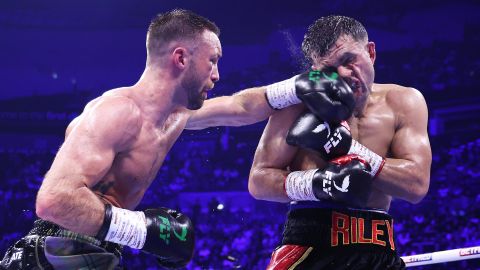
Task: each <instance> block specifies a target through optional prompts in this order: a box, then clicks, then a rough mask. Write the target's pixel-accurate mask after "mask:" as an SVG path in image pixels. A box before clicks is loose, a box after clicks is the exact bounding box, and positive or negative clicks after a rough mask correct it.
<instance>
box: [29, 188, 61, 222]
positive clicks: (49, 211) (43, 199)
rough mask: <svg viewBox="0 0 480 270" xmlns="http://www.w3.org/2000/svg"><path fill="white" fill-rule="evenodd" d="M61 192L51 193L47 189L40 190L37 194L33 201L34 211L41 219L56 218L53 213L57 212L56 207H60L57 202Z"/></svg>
mask: <svg viewBox="0 0 480 270" xmlns="http://www.w3.org/2000/svg"><path fill="white" fill-rule="evenodd" d="M60 196H61V194H56V193H51V192H47V191H42V189H40V191H39V192H38V194H37V199H36V201H35V213H36V214H37V216H38V217H39V218H41V219H44V220H48V221H52V222H55V221H56V219H57V218H58V217H57V215H56V214H55V213H59V211H57V210H56V209H58V207H61V204H60V203H59V201H61V200H59V199H60Z"/></svg>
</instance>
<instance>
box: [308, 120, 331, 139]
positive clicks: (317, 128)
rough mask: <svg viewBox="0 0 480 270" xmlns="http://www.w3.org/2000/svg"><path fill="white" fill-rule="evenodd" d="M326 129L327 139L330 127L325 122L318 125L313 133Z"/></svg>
mask: <svg viewBox="0 0 480 270" xmlns="http://www.w3.org/2000/svg"><path fill="white" fill-rule="evenodd" d="M325 129H327V137H330V125H329V124H328V123H327V122H323V123H322V124H320V125H318V126H317V127H316V128H315V129H314V130H312V132H313V133H320V132H322V131H324V130H325Z"/></svg>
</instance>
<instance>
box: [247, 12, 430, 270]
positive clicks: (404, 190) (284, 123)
mask: <svg viewBox="0 0 480 270" xmlns="http://www.w3.org/2000/svg"><path fill="white" fill-rule="evenodd" d="M302 49H303V52H304V54H305V57H306V58H307V59H308V60H309V61H310V62H311V64H312V68H313V70H318V71H319V72H323V71H324V70H332V69H334V70H335V72H331V71H329V72H327V73H329V74H330V76H317V75H315V74H312V75H311V76H309V77H310V80H311V81H312V83H317V82H318V81H319V80H325V79H330V80H331V81H332V84H339V83H338V82H337V81H338V80H341V81H344V82H345V83H346V84H347V85H348V86H349V87H350V88H351V90H352V92H353V98H354V104H355V105H354V109H353V115H351V116H348V117H345V118H343V119H338V117H337V116H339V114H337V115H335V114H334V113H332V112H331V111H326V110H318V107H319V106H321V105H318V104H319V103H317V102H316V101H311V100H305V99H304V100H303V102H304V104H300V105H295V106H291V107H289V108H286V109H284V110H281V111H278V112H276V113H274V114H273V115H272V116H270V118H269V121H268V124H267V126H266V128H265V130H264V132H263V135H262V138H261V140H260V142H259V145H258V148H257V150H256V153H255V158H254V161H253V165H252V169H251V172H250V177H249V183H248V188H249V192H250V193H251V194H252V196H254V197H255V198H257V199H261V200H269V201H277V202H290V210H289V212H288V214H287V221H286V224H285V228H284V232H283V238H282V243H281V246H279V247H278V248H277V249H276V250H275V251H274V252H273V254H272V257H271V260H270V263H269V265H268V267H267V269H269V270H273V269H275V270H278V269H316V270H318V269H369V270H371V269H403V268H404V267H405V264H404V263H403V261H402V260H401V259H400V257H399V256H398V254H397V252H396V249H395V242H394V230H393V225H394V224H393V220H392V218H391V216H390V215H388V213H387V211H388V210H389V207H390V203H391V201H392V198H398V199H403V200H406V201H409V202H411V203H418V202H420V201H421V200H422V198H423V197H424V196H425V195H426V193H427V191H428V186H429V181H430V180H429V178H430V166H431V158H432V157H431V149H430V143H429V139H428V134H427V120H428V116H427V112H428V111H427V106H426V103H425V100H424V98H423V96H422V95H421V93H420V92H419V91H417V90H415V89H413V88H408V87H404V86H400V85H395V84H377V83H374V73H375V72H374V66H373V65H374V62H375V58H376V52H375V44H374V43H373V42H371V41H369V40H368V35H367V31H366V30H365V28H364V27H363V25H362V24H361V23H360V22H358V21H357V20H355V19H352V18H349V17H344V16H327V17H322V18H320V19H318V20H317V21H315V22H314V23H313V24H312V25H311V26H310V27H309V28H308V31H307V33H306V35H305V38H304V41H303V44H302ZM347 92H348V91H347ZM341 103H342V104H343V105H344V106H345V105H346V104H348V103H346V102H345V101H343V102H341ZM334 111H335V110H334ZM341 120H345V121H343V122H342V121H341Z"/></svg>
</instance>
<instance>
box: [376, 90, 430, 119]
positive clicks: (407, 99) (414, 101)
mask: <svg viewBox="0 0 480 270" xmlns="http://www.w3.org/2000/svg"><path fill="white" fill-rule="evenodd" d="M374 89H375V90H374V95H376V96H378V97H381V98H383V99H384V100H385V104H386V105H387V106H388V107H390V109H391V110H392V111H393V112H394V114H395V123H396V126H397V127H398V125H399V124H401V123H402V122H403V121H405V120H406V118H408V117H411V116H412V111H423V110H424V109H426V102H425V99H424V97H423V95H422V93H420V91H418V90H417V89H415V88H412V87H405V86H401V85H398V84H375V85H374Z"/></svg>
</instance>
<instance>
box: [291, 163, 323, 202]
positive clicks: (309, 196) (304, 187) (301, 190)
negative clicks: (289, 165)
mask: <svg viewBox="0 0 480 270" xmlns="http://www.w3.org/2000/svg"><path fill="white" fill-rule="evenodd" d="M316 171H317V169H313V170H307V171H295V172H291V173H290V174H288V176H287V179H285V192H286V193H287V196H288V198H290V200H292V201H318V199H317V198H316V197H315V195H314V194H313V187H312V180H313V175H314V174H315V172H316Z"/></svg>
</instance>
